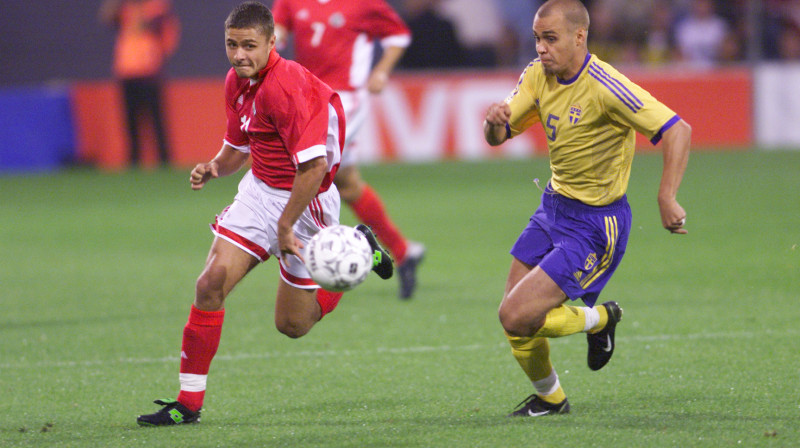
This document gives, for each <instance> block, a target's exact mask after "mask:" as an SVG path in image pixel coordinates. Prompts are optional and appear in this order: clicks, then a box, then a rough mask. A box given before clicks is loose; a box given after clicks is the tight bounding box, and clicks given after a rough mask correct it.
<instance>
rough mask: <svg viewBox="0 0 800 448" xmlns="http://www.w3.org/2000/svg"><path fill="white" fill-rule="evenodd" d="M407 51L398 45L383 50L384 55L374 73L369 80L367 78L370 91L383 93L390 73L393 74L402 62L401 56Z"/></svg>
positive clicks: (376, 65) (373, 70)
mask: <svg viewBox="0 0 800 448" xmlns="http://www.w3.org/2000/svg"><path fill="white" fill-rule="evenodd" d="M405 52H406V49H405V47H397V46H391V47H388V48H385V49H384V50H383V56H381V59H380V60H379V61H378V63H377V64H375V67H374V68H373V69H372V73H370V75H369V80H367V89H368V90H369V92H370V93H381V91H383V89H384V87H386V84H387V83H388V82H389V75H391V73H392V70H394V67H395V66H396V65H397V63H398V62H400V58H402V57H403V53H405Z"/></svg>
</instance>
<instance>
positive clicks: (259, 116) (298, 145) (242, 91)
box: [225, 49, 345, 193]
mask: <svg viewBox="0 0 800 448" xmlns="http://www.w3.org/2000/svg"><path fill="white" fill-rule="evenodd" d="M330 108H333V110H334V111H335V113H336V116H337V122H336V123H337V124H338V132H339V135H338V137H339V145H338V146H335V145H331V146H335V147H329V145H328V144H327V142H328V132H329V124H330V123H329V119H330V118H332V114H331V113H330V111H329V109H330ZM225 111H226V114H227V118H228V129H227V131H226V132H225V143H227V144H229V145H231V146H233V147H234V148H236V149H237V150H239V151H243V152H249V153H250V155H251V157H252V162H253V163H252V170H253V174H254V175H255V176H256V177H257V178H259V179H261V180H262V181H264V183H266V184H267V185H269V186H270V187H273V188H279V189H282V190H291V189H292V185H293V183H294V177H295V174H296V172H297V165H298V164H300V163H303V162H306V161H308V160H311V159H314V158H316V157H320V156H323V157H326V158H327V161H328V174H327V175H326V176H325V179H323V181H322V185H321V186H320V189H319V192H320V193H321V192H323V191H326V190H327V189H328V187H330V185H331V183H332V182H333V176H334V175H335V174H336V170H337V169H338V167H339V161H340V160H341V155H342V147H343V145H344V136H345V118H344V110H343V109H342V103H341V101H340V100H339V95H337V94H336V92H334V91H333V90H331V88H330V87H328V86H327V85H325V83H323V82H322V81H320V80H319V79H318V78H317V77H316V76H314V75H313V74H311V72H309V71H308V70H307V69H305V68H304V67H303V66H301V65H300V64H298V63H296V62H294V61H288V60H286V59H283V58H282V57H280V55H278V52H277V51H275V50H274V49H273V50H272V52H271V53H270V55H269V59H268V60H267V66H266V67H265V68H264V69H263V70H261V72H259V74H258V80H252V79H250V78H239V77H238V76H237V75H236V71H235V70H234V69H233V68H231V69H230V71H228V75H227V77H226V78H225Z"/></svg>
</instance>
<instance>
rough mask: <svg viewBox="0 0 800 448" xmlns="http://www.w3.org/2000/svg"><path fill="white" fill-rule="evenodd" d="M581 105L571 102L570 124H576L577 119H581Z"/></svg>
mask: <svg viewBox="0 0 800 448" xmlns="http://www.w3.org/2000/svg"><path fill="white" fill-rule="evenodd" d="M581 113H582V111H581V105H580V104H573V105H572V106H570V107H569V122H570V124H578V120H580V119H581Z"/></svg>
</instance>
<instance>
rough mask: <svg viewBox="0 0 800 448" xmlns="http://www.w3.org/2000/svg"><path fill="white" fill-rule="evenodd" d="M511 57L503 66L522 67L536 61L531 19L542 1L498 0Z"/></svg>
mask: <svg viewBox="0 0 800 448" xmlns="http://www.w3.org/2000/svg"><path fill="white" fill-rule="evenodd" d="M498 4H499V6H500V11H501V13H502V17H503V21H504V22H505V26H504V28H505V29H506V31H507V38H508V39H509V45H508V47H509V48H511V49H512V50H513V51H512V55H511V57H510V58H509V60H508V61H507V63H506V64H505V65H510V66H514V67H524V66H526V65H528V63H529V62H531V61H532V60H534V59H536V57H537V56H538V55H537V54H536V41H535V40H534V39H533V36H531V26H532V22H531V17H533V16H534V15H535V14H536V10H537V9H539V6H541V5H542V0H498Z"/></svg>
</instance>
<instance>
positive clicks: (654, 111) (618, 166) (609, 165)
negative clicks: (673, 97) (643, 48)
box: [506, 54, 680, 206]
mask: <svg viewBox="0 0 800 448" xmlns="http://www.w3.org/2000/svg"><path fill="white" fill-rule="evenodd" d="M506 103H508V105H509V106H510V107H511V118H510V120H509V124H508V125H507V127H506V132H507V137H509V138H512V137H514V136H516V135H519V134H520V133H521V132H523V131H525V130H526V129H527V128H528V127H530V126H531V125H532V124H534V123H536V122H540V123H542V126H543V127H544V131H545V134H546V135H547V147H548V152H549V153H550V169H551V171H552V177H551V179H550V184H551V186H552V188H553V190H555V191H556V192H558V193H559V194H561V195H564V196H566V197H568V198H571V199H576V200H578V201H581V202H583V203H585V204H588V205H594V206H601V205H607V204H610V203H612V202H614V201H616V200H617V199H619V198H621V197H622V196H623V195H624V194H625V191H626V190H627V188H628V180H629V179H630V172H631V164H632V162H633V153H634V149H635V144H636V132H639V133H641V134H643V135H644V136H646V137H647V138H648V139H650V141H651V142H652V143H653V144H656V143H658V141H659V140H661V135H662V133H663V132H664V131H666V130H667V129H669V128H670V127H671V126H672V125H674V124H675V123H677V122H678V121H679V120H680V117H678V116H677V115H676V114H675V112H673V111H672V110H670V109H669V108H668V107H667V106H665V105H663V104H662V103H660V102H659V101H658V100H656V99H655V98H653V96H652V95H650V93H648V92H647V91H646V90H644V89H642V88H641V87H639V86H638V85H636V84H634V83H633V82H631V81H630V80H629V79H628V78H626V77H625V76H624V75H622V74H621V73H619V72H618V71H617V70H616V69H614V68H613V67H612V66H610V65H609V64H607V63H605V62H603V61H601V60H600V59H598V58H597V57H596V56H594V55H592V54H587V55H586V60H585V61H584V64H583V67H581V70H580V72H578V74H577V75H575V77H574V78H572V79H568V80H563V79H559V78H558V77H557V76H555V75H546V74H545V72H544V68H543V67H542V64H541V62H540V61H539V59H535V60H534V61H533V62H531V63H530V64H529V65H528V66H527V67H526V68H525V70H524V71H523V72H522V75H521V76H520V78H519V82H518V83H517V86H516V88H515V89H514V90H513V91H512V92H511V95H509V97H508V98H507V99H506Z"/></svg>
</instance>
